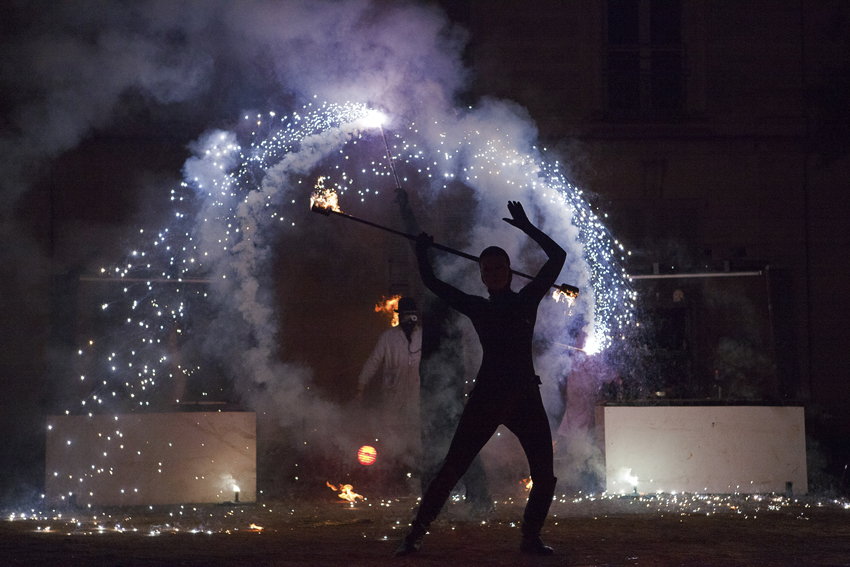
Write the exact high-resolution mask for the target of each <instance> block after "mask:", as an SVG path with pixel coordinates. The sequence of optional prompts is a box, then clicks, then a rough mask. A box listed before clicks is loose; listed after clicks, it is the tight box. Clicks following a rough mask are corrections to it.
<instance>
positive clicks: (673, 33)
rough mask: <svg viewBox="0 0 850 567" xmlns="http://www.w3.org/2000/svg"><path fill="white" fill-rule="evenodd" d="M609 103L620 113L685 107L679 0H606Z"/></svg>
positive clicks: (652, 113) (665, 112) (660, 113)
mask: <svg viewBox="0 0 850 567" xmlns="http://www.w3.org/2000/svg"><path fill="white" fill-rule="evenodd" d="M607 52H608V66H607V69H606V74H607V86H608V89H607V95H608V99H607V105H608V110H610V111H611V112H612V114H615V115H620V116H623V117H665V116H667V117H669V116H672V115H675V114H677V113H678V112H680V111H681V110H683V109H684V49H683V47H682V23H681V2H680V0H608V45H607Z"/></svg>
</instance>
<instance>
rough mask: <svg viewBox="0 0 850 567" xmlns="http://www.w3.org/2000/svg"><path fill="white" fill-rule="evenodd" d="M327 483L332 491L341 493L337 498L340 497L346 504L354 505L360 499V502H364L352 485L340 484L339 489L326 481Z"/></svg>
mask: <svg viewBox="0 0 850 567" xmlns="http://www.w3.org/2000/svg"><path fill="white" fill-rule="evenodd" d="M325 483H326V484H327V485H328V486H329V487H330V488H331V489H333V491H334V492H339V494H337V496H339V497H340V498H342V499H343V500H345V501H346V502H351V503H352V504H353V503H354V502H357V499H358V498H359V499H360V500H363V497H362V496H360V495H359V494H357V493H356V492H354V490H353V488H354V487H353V486H351V485H350V484H340V485H339V487H336V486H334V485H333V484H331V483H330V482H327V481H325Z"/></svg>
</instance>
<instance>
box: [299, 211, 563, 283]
mask: <svg viewBox="0 0 850 567" xmlns="http://www.w3.org/2000/svg"><path fill="white" fill-rule="evenodd" d="M310 210H311V211H313V212H314V213H319V214H320V215H324V216H326V217H329V216H331V214H332V213H333V214H335V215H339V216H341V217H343V218H346V219H349V220H353V221H357V222H359V223H362V224H365V225H368V226H371V227H372V228H379V229H381V230H385V231H387V232H391V233H393V234H396V235H398V236H402V237H404V238H407V239H408V240H413V241H415V240H416V239H417V237H416V236H413V235H412V234H407V233H406V232H401V231H400V230H394V229H392V228H389V227H386V226H382V225H380V224H376V223H373V222H370V221H367V220H363V219H360V218H357V217H355V216H351V215H349V214H346V213H343V212H341V211H335V210H333V209H331V208H329V207H322V206H321V205H319V204H313V206H312V207H310ZM431 246H432V247H433V248H436V249H437V250H442V251H443V252H448V253H449V254H454V255H455V256H460V257H461V258H466V259H467V260H472V261H473V262H478V256H473V255H472V254H467V253H466V252H461V251H460V250H455V249H454V248H449V247H448V246H444V245H442V244H437V243H436V242H434V243H433V244H431ZM511 273H512V274H516V275H518V276H520V277H522V278H526V279H529V280H533V279H534V276H530V275H528V274H523V273H522V272H518V271H516V270H513V269H512V270H511ZM552 287H553V288H555V289H557V290H558V291H560V292H561V293H563V294H564V295H566V296H567V297H570V298H572V299H575V298H576V297H578V292H579V289H578V288H577V287H575V286H573V285H568V284H561V285H553V286H552Z"/></svg>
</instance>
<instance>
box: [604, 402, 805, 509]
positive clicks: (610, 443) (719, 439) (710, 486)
mask: <svg viewBox="0 0 850 567" xmlns="http://www.w3.org/2000/svg"><path fill="white" fill-rule="evenodd" d="M603 409H604V411H603V412H602V414H603V416H604V424H599V423H597V428H599V427H600V426H601V427H602V428H603V431H604V447H605V473H606V489H607V492H608V493H611V494H624V493H632V492H634V491H635V489H637V492H638V493H654V492H662V493H680V492H690V493H710V494H725V493H736V492H738V493H771V492H778V493H783V494H784V493H785V492H786V490H787V487H788V485H787V484H786V483H792V484H791V485H790V486H791V487H792V490H793V492H794V494H805V493H806V492H807V490H808V478H807V473H806V436H805V424H804V420H803V417H804V416H803V408H801V407H768V406H696V407H692V406H689V407H669V406H664V407H658V406H653V407H633V406H610V407H608V406H606V407H604V408H603Z"/></svg>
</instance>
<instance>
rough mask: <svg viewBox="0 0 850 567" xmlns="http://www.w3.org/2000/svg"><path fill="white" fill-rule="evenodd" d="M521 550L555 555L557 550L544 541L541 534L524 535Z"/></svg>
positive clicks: (533, 553) (529, 552) (532, 553)
mask: <svg viewBox="0 0 850 567" xmlns="http://www.w3.org/2000/svg"><path fill="white" fill-rule="evenodd" d="M519 550H520V551H522V552H523V553H528V554H530V555H554V554H555V550H554V549H552V548H551V547H549V546H548V545H546V544H544V543H543V540H541V539H540V536H522V543H521V544H519Z"/></svg>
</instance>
